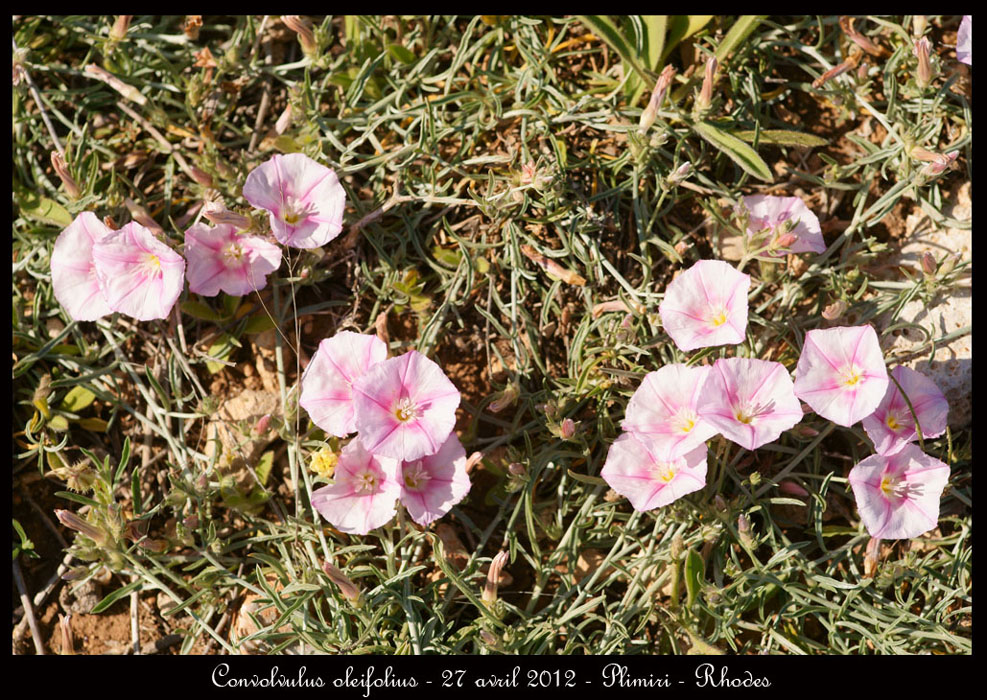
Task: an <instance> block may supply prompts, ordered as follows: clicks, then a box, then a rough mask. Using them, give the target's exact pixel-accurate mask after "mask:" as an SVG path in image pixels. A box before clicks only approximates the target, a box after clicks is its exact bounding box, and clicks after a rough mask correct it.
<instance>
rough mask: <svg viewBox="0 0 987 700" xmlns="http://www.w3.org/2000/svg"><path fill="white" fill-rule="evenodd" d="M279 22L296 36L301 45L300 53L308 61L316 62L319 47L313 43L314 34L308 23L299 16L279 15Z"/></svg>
mask: <svg viewBox="0 0 987 700" xmlns="http://www.w3.org/2000/svg"><path fill="white" fill-rule="evenodd" d="M281 21H282V22H284V23H285V24H286V25H287V26H288V28H289V29H291V30H292V31H293V32H295V33H296V34H298V42H299V43H300V44H301V45H302V52H303V53H304V54H305V55H306V56H307V57H308V58H309V59H311V60H313V61H314V60H316V59H317V58H318V57H319V47H318V44H316V42H315V34H314V33H313V32H312V27H311V26H309V23H308V22H307V21H306V20H303V19H302V18H301V17H300V16H299V15H281Z"/></svg>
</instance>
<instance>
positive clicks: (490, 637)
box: [480, 629, 500, 647]
mask: <svg viewBox="0 0 987 700" xmlns="http://www.w3.org/2000/svg"><path fill="white" fill-rule="evenodd" d="M480 639H482V640H483V643H484V644H486V645H487V646H490V647H495V646H497V645H498V644H499V643H500V640H499V639H497V636H496V635H494V634H493V633H492V632H488V631H487V630H484V629H481V630H480Z"/></svg>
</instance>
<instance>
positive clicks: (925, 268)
mask: <svg viewBox="0 0 987 700" xmlns="http://www.w3.org/2000/svg"><path fill="white" fill-rule="evenodd" d="M938 267H939V265H938V263H937V262H936V256H935V255H933V254H932V253H930V252H929V251H925V252H924V253H922V272H924V273H925V274H926V275H928V276H929V277H932V276H933V275H934V274H936V269H937V268H938Z"/></svg>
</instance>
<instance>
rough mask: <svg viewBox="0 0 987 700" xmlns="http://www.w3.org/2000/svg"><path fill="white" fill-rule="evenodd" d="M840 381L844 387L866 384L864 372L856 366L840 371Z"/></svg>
mask: <svg viewBox="0 0 987 700" xmlns="http://www.w3.org/2000/svg"><path fill="white" fill-rule="evenodd" d="M840 379H841V380H842V382H843V385H844V386H850V387H854V386H857V385H858V384H862V383H863V382H864V372H863V370H862V369H860V368H859V367H857V366H856V365H850V366H848V367H844V368H843V369H842V370H840Z"/></svg>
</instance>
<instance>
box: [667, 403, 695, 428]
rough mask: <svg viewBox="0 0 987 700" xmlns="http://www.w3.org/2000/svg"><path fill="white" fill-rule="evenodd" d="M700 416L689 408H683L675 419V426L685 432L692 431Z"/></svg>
mask: <svg viewBox="0 0 987 700" xmlns="http://www.w3.org/2000/svg"><path fill="white" fill-rule="evenodd" d="M698 418H699V417H698V416H697V415H696V414H695V413H694V412H693V411H691V410H689V409H687V408H683V409H682V410H681V411H679V413H678V414H677V415H676V416H675V419H674V421H673V423H672V424H673V425H674V426H675V428H676V429H677V430H680V431H682V432H683V433H688V432H691V431H692V429H693V428H695V427H696V420H698Z"/></svg>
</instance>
